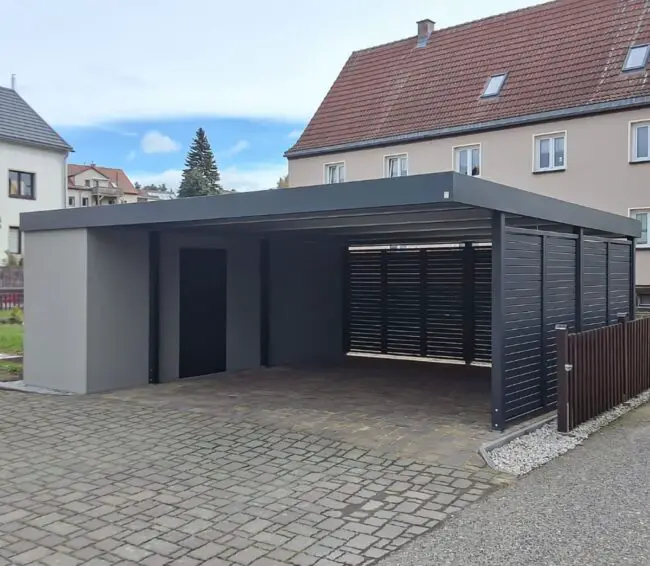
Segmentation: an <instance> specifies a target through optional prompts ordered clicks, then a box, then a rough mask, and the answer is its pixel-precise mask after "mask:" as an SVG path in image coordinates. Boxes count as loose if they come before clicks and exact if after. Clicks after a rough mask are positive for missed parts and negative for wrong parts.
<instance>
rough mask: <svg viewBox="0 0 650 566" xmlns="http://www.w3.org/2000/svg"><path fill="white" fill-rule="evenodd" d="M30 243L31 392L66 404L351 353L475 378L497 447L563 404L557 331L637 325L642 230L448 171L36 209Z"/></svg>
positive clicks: (334, 360)
mask: <svg viewBox="0 0 650 566" xmlns="http://www.w3.org/2000/svg"><path fill="white" fill-rule="evenodd" d="M21 228H22V230H23V231H24V232H25V246H26V250H27V252H26V253H27V256H28V257H27V261H26V266H25V303H26V309H25V331H26V333H25V362H24V363H25V369H24V376H25V381H26V383H27V384H29V385H35V386H41V387H47V388H51V389H56V390H64V391H70V392H74V393H90V392H99V391H106V390H111V389H118V388H127V387H134V386H138V385H144V384H146V383H158V382H167V381H173V380H177V379H180V378H184V377H193V376H201V375H211V374H216V373H220V372H224V371H228V372H232V371H238V370H254V369H256V368H260V367H268V366H290V367H291V366H301V365H305V364H323V365H337V364H342V363H343V362H344V361H345V359H346V356H347V355H348V354H349V353H350V352H357V353H364V354H370V355H375V356H382V355H390V356H393V357H401V356H409V357H415V358H422V359H435V360H446V361H449V360H453V361H456V362H460V363H465V364H472V363H476V362H481V363H483V364H491V420H492V427H493V428H494V429H495V430H502V429H503V428H505V427H506V426H507V424H508V423H510V422H513V421H515V420H517V419H521V418H523V417H526V416H530V415H533V414H535V413H538V412H543V411H547V410H550V409H552V408H553V407H554V406H555V404H556V400H557V396H556V377H555V370H554V360H555V357H554V356H555V351H554V330H555V326H556V325H557V324H566V325H567V326H568V327H569V328H570V329H574V328H575V329H586V328H593V327H598V326H602V325H605V324H609V323H612V322H614V321H616V319H617V316H618V315H619V314H622V313H625V314H626V315H628V316H630V317H634V293H633V289H634V238H635V237H638V236H639V235H640V224H639V223H638V222H637V221H635V220H631V219H629V218H625V217H621V216H617V215H613V214H609V213H605V212H601V211H597V210H593V209H589V208H585V207H582V206H578V205H574V204H570V203H566V202H562V201H558V200H555V199H551V198H547V197H543V196H540V195H536V194H533V193H530V192H526V191H522V190H518V189H514V188H511V187H506V186H503V185H499V184H496V183H492V182H489V181H486V180H483V179H476V178H471V177H467V176H463V175H458V174H455V173H437V174H428V175H420V176H411V177H403V178H399V179H381V180H370V181H363V182H353V183H345V184H340V185H326V186H317V187H304V188H295V189H279V190H267V191H259V192H252V193H241V194H227V195H222V196H219V197H204V198H193V199H179V200H174V201H164V202H154V203H142V204H129V205H124V206H105V207H94V208H88V209H68V210H59V211H47V212H36V213H30V214H26V215H22V217H21ZM429 367H431V368H432V370H431V371H435V369H433V368H434V367H435V366H434V365H433V364H432V365H431V366H429Z"/></svg>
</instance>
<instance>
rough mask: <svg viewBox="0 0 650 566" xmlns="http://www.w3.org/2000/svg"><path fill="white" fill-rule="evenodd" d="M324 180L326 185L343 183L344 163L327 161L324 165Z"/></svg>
mask: <svg viewBox="0 0 650 566" xmlns="http://www.w3.org/2000/svg"><path fill="white" fill-rule="evenodd" d="M325 182H326V183H327V184H328V185H332V184H334V183H345V163H328V164H327V165H325Z"/></svg>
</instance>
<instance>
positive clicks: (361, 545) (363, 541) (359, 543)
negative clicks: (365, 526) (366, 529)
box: [347, 534, 378, 550]
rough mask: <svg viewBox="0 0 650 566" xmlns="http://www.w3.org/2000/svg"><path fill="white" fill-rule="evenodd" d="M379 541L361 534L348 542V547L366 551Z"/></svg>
mask: <svg viewBox="0 0 650 566" xmlns="http://www.w3.org/2000/svg"><path fill="white" fill-rule="evenodd" d="M377 540H378V539H377V537H373V536H370V535H364V534H361V535H357V536H356V537H354V538H353V539H350V540H349V541H348V542H347V545H348V546H350V547H352V548H358V549H359V550H365V549H366V548H368V547H369V546H370V545H372V544H373V543H374V542H376V541H377Z"/></svg>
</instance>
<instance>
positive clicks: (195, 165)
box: [178, 128, 224, 197]
mask: <svg viewBox="0 0 650 566" xmlns="http://www.w3.org/2000/svg"><path fill="white" fill-rule="evenodd" d="M220 180H221V178H220V176H219V169H218V168H217V162H216V161H215V159H214V153H213V152H212V148H211V147H210V142H209V141H208V137H207V136H206V135H205V131H204V130H203V128H199V129H198V130H197V132H196V135H195V136H194V140H193V141H192V145H191V146H190V149H189V151H188V152H187V157H186V158H185V169H184V170H183V178H182V180H181V185H180V188H179V190H178V196H179V197H199V196H209V195H219V194H222V193H223V192H224V189H223V187H222V186H221V185H220V183H219V181H220Z"/></svg>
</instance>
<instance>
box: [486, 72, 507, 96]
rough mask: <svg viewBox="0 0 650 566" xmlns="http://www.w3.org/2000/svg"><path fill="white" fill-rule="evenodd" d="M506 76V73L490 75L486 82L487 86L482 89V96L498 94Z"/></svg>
mask: <svg viewBox="0 0 650 566" xmlns="http://www.w3.org/2000/svg"><path fill="white" fill-rule="evenodd" d="M506 76H507V75H506V74H505V73H503V74H501V75H492V76H491V77H490V80H489V81H488V83H487V86H486V87H485V91H483V95H482V96H483V98H486V97H489V96H498V95H499V93H500V92H501V89H502V88H503V83H505V82H506Z"/></svg>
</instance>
